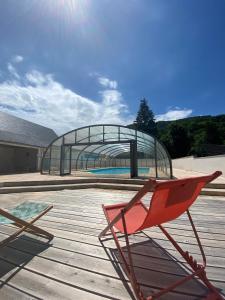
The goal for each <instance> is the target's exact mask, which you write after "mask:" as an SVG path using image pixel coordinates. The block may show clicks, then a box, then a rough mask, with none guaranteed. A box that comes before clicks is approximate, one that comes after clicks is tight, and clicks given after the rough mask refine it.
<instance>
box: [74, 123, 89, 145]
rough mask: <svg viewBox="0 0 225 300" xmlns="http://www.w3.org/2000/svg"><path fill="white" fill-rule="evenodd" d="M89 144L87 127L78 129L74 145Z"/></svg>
mask: <svg viewBox="0 0 225 300" xmlns="http://www.w3.org/2000/svg"><path fill="white" fill-rule="evenodd" d="M88 142H89V127H85V128H83V129H78V130H77V133H76V143H88Z"/></svg>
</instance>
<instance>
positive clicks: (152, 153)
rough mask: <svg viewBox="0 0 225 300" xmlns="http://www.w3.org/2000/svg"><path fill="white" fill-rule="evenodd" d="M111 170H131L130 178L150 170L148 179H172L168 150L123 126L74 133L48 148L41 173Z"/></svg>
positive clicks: (93, 126)
mask: <svg viewBox="0 0 225 300" xmlns="http://www.w3.org/2000/svg"><path fill="white" fill-rule="evenodd" d="M108 167H115V168H116V167H117V168H118V167H120V168H121V167H129V168H130V177H137V176H138V168H141V167H148V168H149V170H150V171H149V174H148V175H149V176H151V177H156V178H172V165H171V159H170V156H169V154H168V152H167V150H166V148H165V147H164V146H163V145H162V144H161V143H160V142H159V141H158V140H157V139H156V138H155V137H154V136H151V135H148V134H146V133H143V132H141V131H138V130H135V129H130V128H128V127H125V126H121V125H107V124H101V125H92V126H86V127H82V128H78V129H75V130H72V131H70V132H68V133H65V134H64V135H62V136H60V137H58V138H57V139H56V140H54V141H53V142H52V143H51V144H50V145H49V146H48V147H47V149H46V151H45V153H44V156H43V159H42V166H41V173H42V174H53V175H68V174H71V173H73V174H76V173H77V174H79V176H82V172H83V174H84V172H86V171H88V170H90V169H96V168H108Z"/></svg>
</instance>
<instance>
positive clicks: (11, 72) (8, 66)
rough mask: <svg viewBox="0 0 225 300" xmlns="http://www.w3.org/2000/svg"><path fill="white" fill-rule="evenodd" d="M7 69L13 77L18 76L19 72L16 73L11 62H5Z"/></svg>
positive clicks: (17, 77)
mask: <svg viewBox="0 0 225 300" xmlns="http://www.w3.org/2000/svg"><path fill="white" fill-rule="evenodd" d="M7 69H8V71H9V73H10V74H11V75H12V76H13V77H15V78H16V79H19V78H20V76H19V74H18V73H17V71H16V69H15V68H14V66H13V65H12V64H11V63H8V64H7Z"/></svg>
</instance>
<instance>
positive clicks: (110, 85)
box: [98, 77, 118, 89]
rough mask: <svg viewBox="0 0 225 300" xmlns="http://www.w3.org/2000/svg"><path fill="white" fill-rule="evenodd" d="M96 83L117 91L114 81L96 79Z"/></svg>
mask: <svg viewBox="0 0 225 300" xmlns="http://www.w3.org/2000/svg"><path fill="white" fill-rule="evenodd" d="M98 82H99V83H100V84H101V85H102V86H103V87H105V88H109V89H117V86H118V84H117V81H115V80H110V79H109V78H107V77H98Z"/></svg>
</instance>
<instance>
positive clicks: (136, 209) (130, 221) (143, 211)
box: [104, 202, 147, 234]
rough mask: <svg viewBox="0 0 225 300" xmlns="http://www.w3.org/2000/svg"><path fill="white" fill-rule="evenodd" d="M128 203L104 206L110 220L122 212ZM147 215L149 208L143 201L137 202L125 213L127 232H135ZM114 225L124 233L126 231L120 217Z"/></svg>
mask: <svg viewBox="0 0 225 300" xmlns="http://www.w3.org/2000/svg"><path fill="white" fill-rule="evenodd" d="M126 205H127V203H122V204H116V205H108V206H104V208H105V210H106V213H107V216H108V218H109V220H110V222H111V221H112V220H113V219H114V218H115V217H116V216H117V215H118V214H119V213H120V212H121V210H122V209H123V208H124V207H125V206H126ZM146 216H147V208H146V207H145V205H144V204H143V203H142V202H139V203H136V204H135V205H134V206H133V207H132V208H131V209H130V210H129V211H128V212H127V213H126V215H125V220H126V226H127V233H128V234H130V233H133V232H135V231H136V230H137V229H138V228H140V226H141V225H142V223H143V220H144V219H145V218H146ZM114 226H115V227H116V228H117V229H118V230H119V231H120V232H122V233H124V226H123V222H122V220H121V219H120V220H119V221H118V222H116V223H115V224H114Z"/></svg>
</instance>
